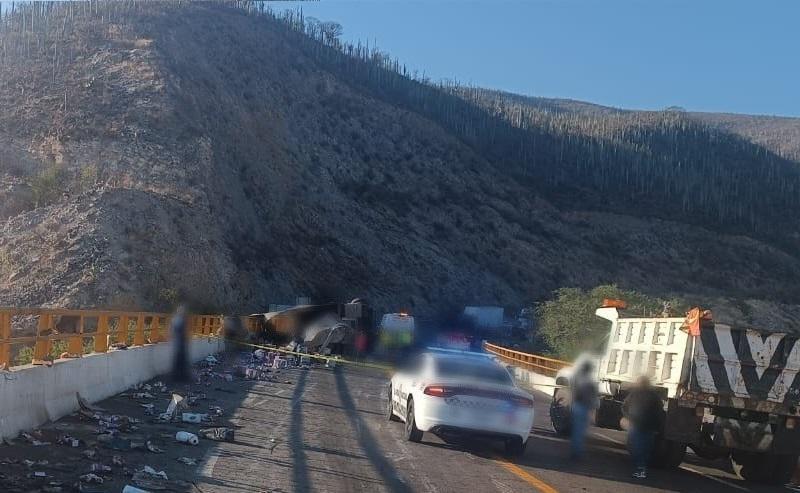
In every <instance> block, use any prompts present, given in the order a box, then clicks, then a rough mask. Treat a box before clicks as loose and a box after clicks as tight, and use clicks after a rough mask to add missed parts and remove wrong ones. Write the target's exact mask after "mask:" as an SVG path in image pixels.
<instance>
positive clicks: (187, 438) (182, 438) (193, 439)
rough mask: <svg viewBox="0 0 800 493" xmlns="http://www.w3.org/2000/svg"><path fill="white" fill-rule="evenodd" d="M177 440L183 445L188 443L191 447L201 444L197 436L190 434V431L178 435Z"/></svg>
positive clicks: (180, 432)
mask: <svg viewBox="0 0 800 493" xmlns="http://www.w3.org/2000/svg"><path fill="white" fill-rule="evenodd" d="M175 440H177V441H179V442H181V443H188V444H189V445H197V444H198V443H200V439H199V438H197V435H195V434H194V433H189V432H188V431H179V432H178V433H176V434H175Z"/></svg>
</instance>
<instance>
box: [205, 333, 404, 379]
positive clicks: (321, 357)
mask: <svg viewBox="0 0 800 493" xmlns="http://www.w3.org/2000/svg"><path fill="white" fill-rule="evenodd" d="M198 337H202V338H209V339H211V338H213V339H222V340H224V341H225V342H232V343H234V344H239V345H240V346H247V347H252V348H258V349H263V350H265V351H275V352H278V353H282V354H291V355H294V356H300V357H303V356H305V357H307V358H312V359H319V360H325V362H328V361H334V362H336V363H344V364H347V365H354V366H362V367H365V368H376V369H379V370H384V371H387V372H391V371H393V370H394V367H392V366H390V365H382V364H380V363H367V362H365V361H356V360H347V359H344V358H340V357H338V356H335V357H334V356H324V355H321V354H309V353H301V352H299V351H290V350H288V349H281V348H278V347H275V346H262V345H260V344H252V343H249V342H243V341H237V340H235V339H225V338H224V337H220V336H215V335H202V336H198Z"/></svg>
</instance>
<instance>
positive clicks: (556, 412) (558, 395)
mask: <svg viewBox="0 0 800 493" xmlns="http://www.w3.org/2000/svg"><path fill="white" fill-rule="evenodd" d="M569 403H570V395H569V389H566V388H563V389H556V390H555V392H553V401H552V402H551V403H550V422H551V423H552V425H553V429H554V430H555V431H556V435H559V436H567V435H569V433H570V431H572V414H571V411H570V406H569Z"/></svg>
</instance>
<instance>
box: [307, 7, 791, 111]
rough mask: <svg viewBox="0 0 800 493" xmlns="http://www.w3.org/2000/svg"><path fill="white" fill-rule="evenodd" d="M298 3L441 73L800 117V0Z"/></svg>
mask: <svg viewBox="0 0 800 493" xmlns="http://www.w3.org/2000/svg"><path fill="white" fill-rule="evenodd" d="M291 5H293V6H295V7H296V6H297V5H298V4H297V3H293V4H291ZM299 5H302V7H303V10H304V12H305V13H306V15H311V16H314V17H317V18H318V19H320V20H336V21H338V22H340V23H341V24H342V25H343V26H344V33H345V34H344V37H345V38H346V39H348V40H358V39H360V40H362V41H363V40H366V39H370V40H375V41H377V43H378V46H379V47H380V48H381V49H383V50H384V51H387V52H389V53H391V54H392V55H393V56H396V57H398V58H399V59H400V61H401V62H404V63H406V65H408V66H409V67H411V68H415V69H418V70H419V71H420V72H422V71H424V72H425V73H426V74H427V75H429V76H431V77H432V78H434V79H439V78H455V79H457V80H459V81H461V82H465V83H471V84H474V85H480V86H486V87H492V88H498V89H505V90H508V91H513V92H519V93H523V94H529V95H534V96H547V97H564V98H572V99H581V100H586V101H592V102H595V103H600V104H606V105H611V106H620V107H624V108H643V109H660V108H664V107H666V106H671V105H678V106H683V107H685V108H687V109H689V110H698V111H726V112H735V113H758V114H775V115H791V116H800V0H781V1H770V0H751V1H747V2H746V1H740V0H726V1H717V0H673V1H668V0H664V1H661V0H461V1H456V0H322V1H320V2H300V3H299Z"/></svg>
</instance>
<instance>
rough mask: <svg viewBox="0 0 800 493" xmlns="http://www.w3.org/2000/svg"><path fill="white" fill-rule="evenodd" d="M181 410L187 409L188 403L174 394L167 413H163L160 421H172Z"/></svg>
mask: <svg viewBox="0 0 800 493" xmlns="http://www.w3.org/2000/svg"><path fill="white" fill-rule="evenodd" d="M179 409H181V410H182V409H186V402H185V401H184V398H183V396H181V395H178V394H172V400H171V401H169V405H168V406H167V410H166V412H163V413H161V415H160V416H159V417H158V419H160V420H161V421H172V420H173V419H174V418H175V415H176V414H177V412H178V410H179Z"/></svg>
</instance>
